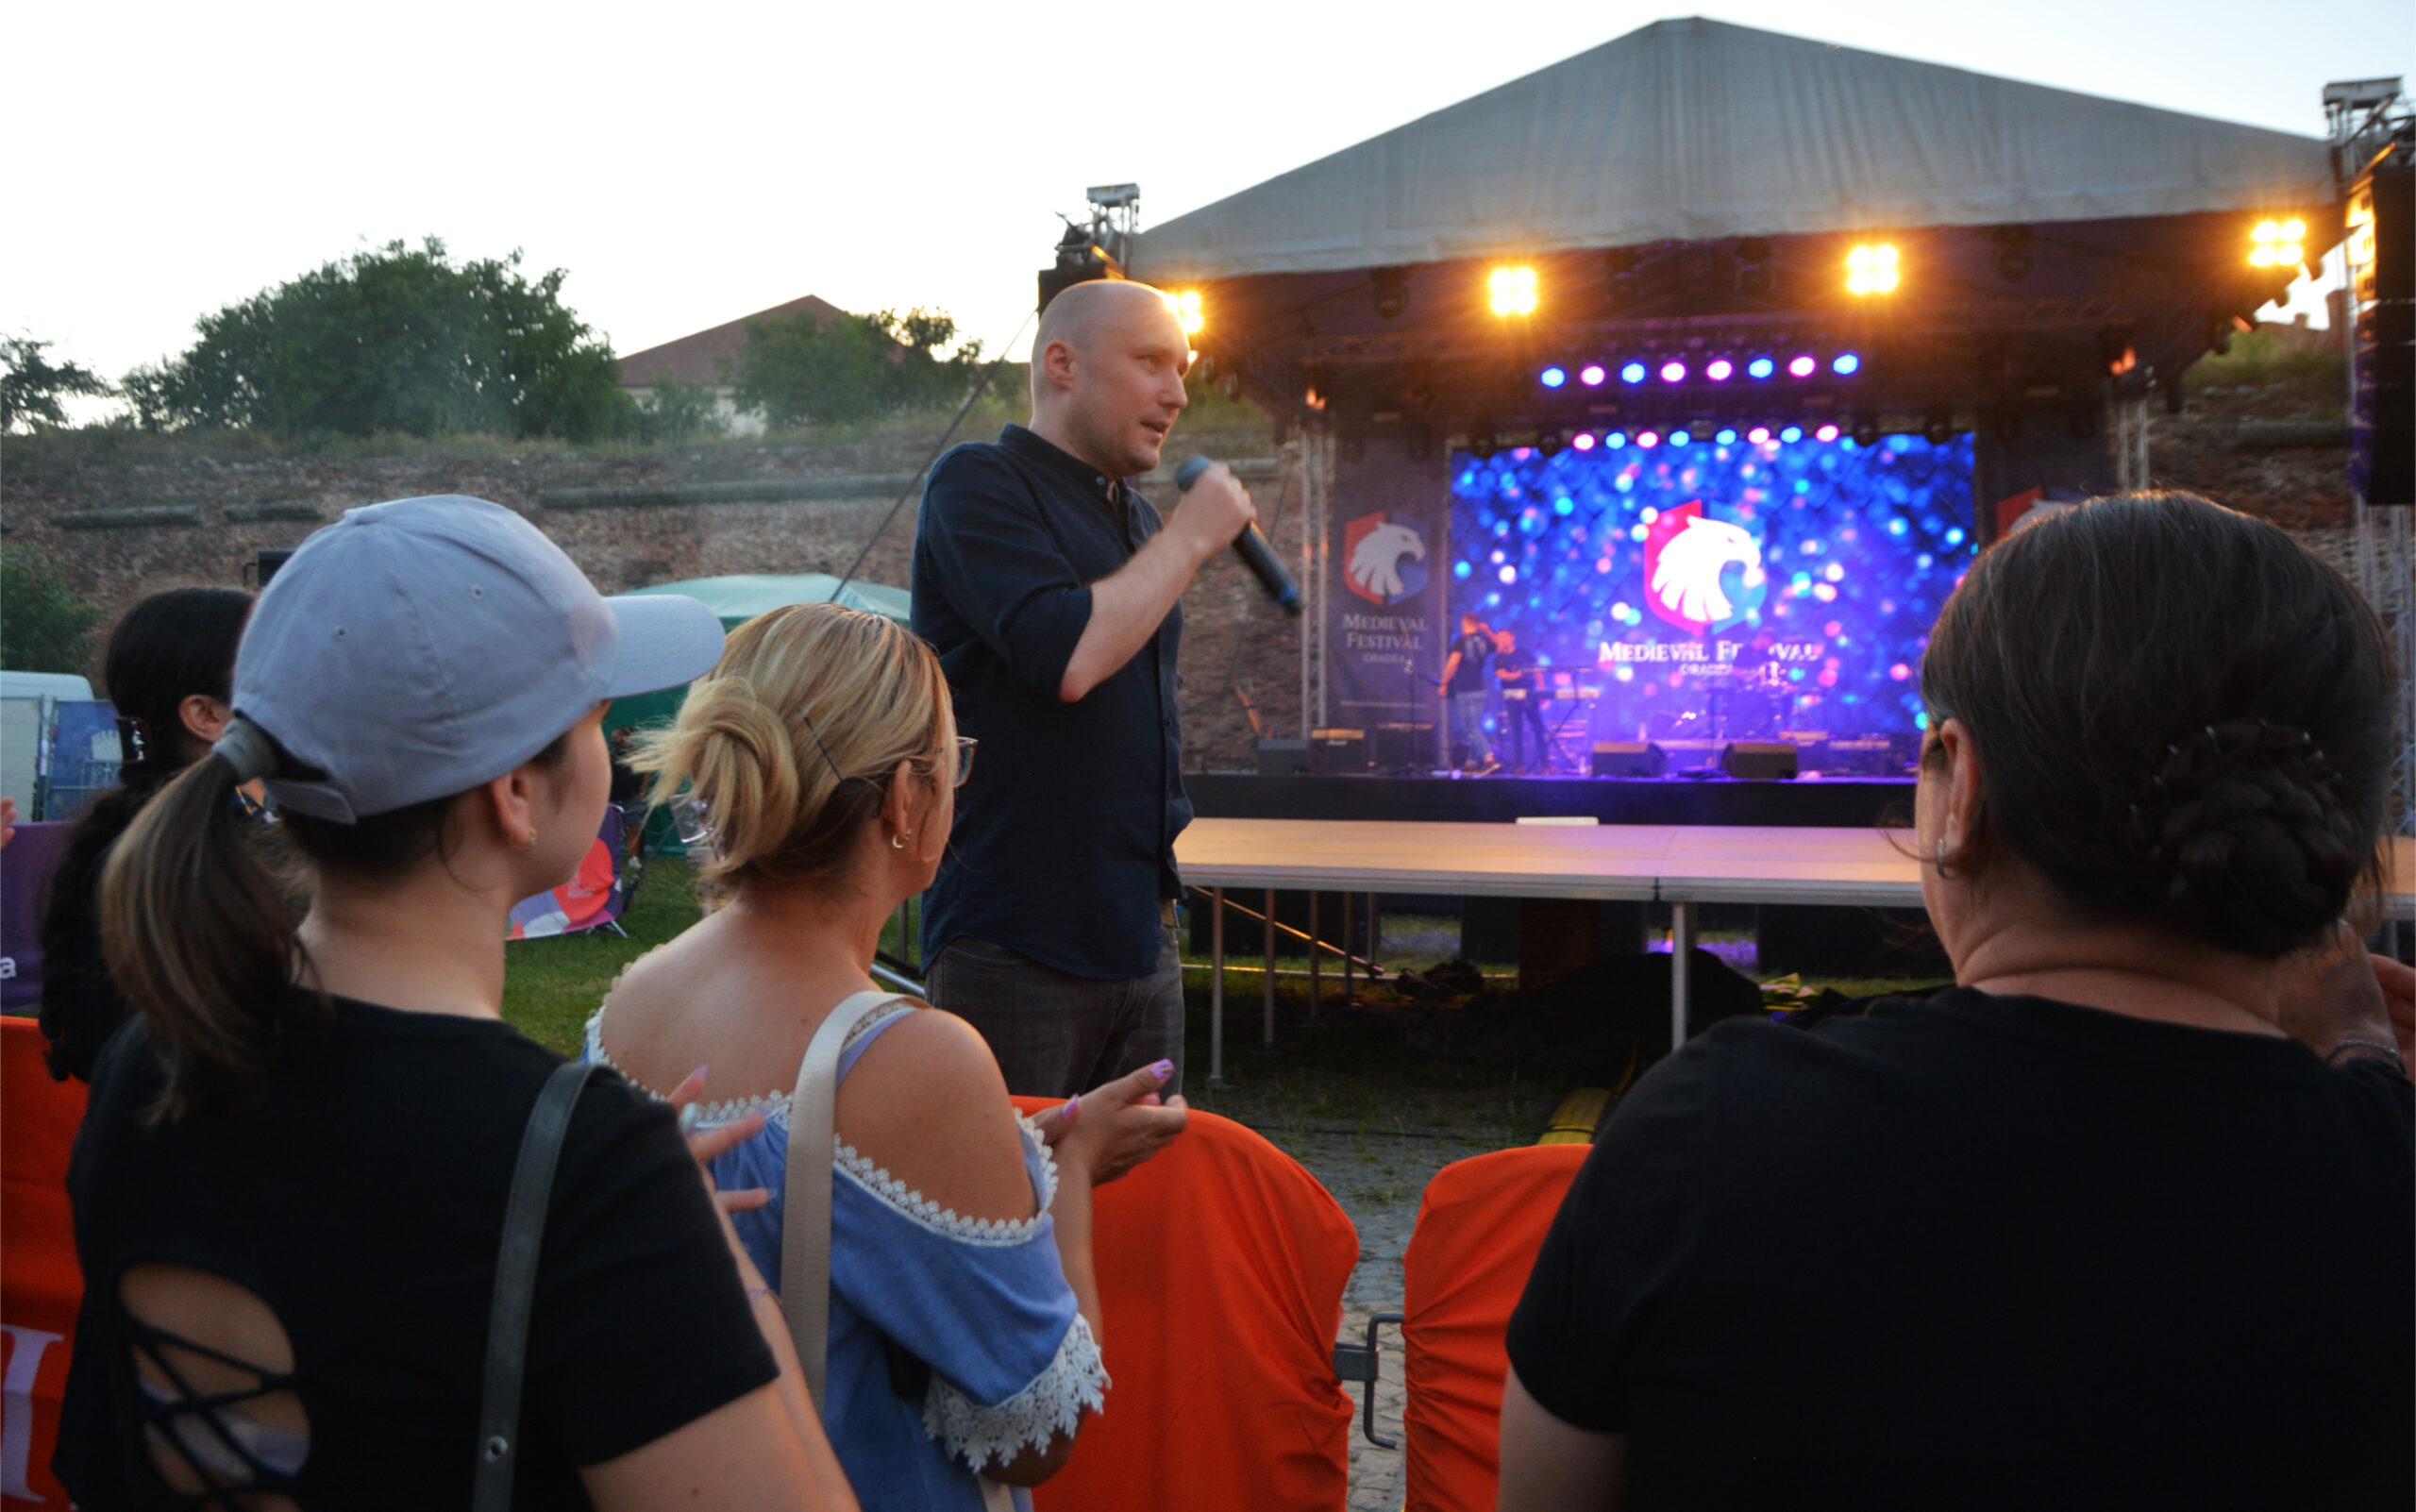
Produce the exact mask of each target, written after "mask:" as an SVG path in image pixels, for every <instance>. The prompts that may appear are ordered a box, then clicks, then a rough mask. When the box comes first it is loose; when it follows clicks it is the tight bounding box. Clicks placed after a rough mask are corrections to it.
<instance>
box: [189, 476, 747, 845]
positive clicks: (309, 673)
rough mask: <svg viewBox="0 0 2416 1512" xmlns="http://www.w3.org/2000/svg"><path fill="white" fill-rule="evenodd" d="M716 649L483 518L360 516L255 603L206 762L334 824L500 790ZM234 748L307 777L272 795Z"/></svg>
mask: <svg viewBox="0 0 2416 1512" xmlns="http://www.w3.org/2000/svg"><path fill="white" fill-rule="evenodd" d="M721 645H722V633H721V621H720V620H719V619H717V618H715V617H714V615H713V611H712V610H710V609H708V608H706V607H705V606H704V605H703V604H701V603H698V602H697V601H696V599H693V598H684V597H680V596H677V595H670V594H662V595H647V596H641V597H628V598H606V597H604V596H601V595H599V594H598V593H596V588H595V586H594V585H593V584H592V583H590V582H589V581H588V580H587V577H586V575H585V574H584V573H582V572H580V571H579V568H578V567H577V566H576V565H575V564H573V563H572V562H571V560H570V558H569V557H567V556H565V555H563V554H562V547H560V546H556V545H554V544H553V543H552V542H551V541H548V540H546V539H545V535H544V534H543V533H542V532H541V531H539V530H538V529H537V528H536V527H535V526H533V525H530V524H529V523H528V521H527V520H524V519H522V518H521V517H520V516H519V515H517V514H515V513H513V512H512V511H510V510H508V509H505V508H503V507H502V506H501V505H499V504H490V503H488V502H487V501H486V500H484V499H478V498H466V497H462V496H459V495H445V496H435V497H429V498H405V499H395V500H393V501H391V502H389V503H384V504H370V505H366V506H363V507H362V508H361V509H356V510H346V511H345V512H344V518H342V519H340V520H338V521H336V522H335V523H334V524H333V525H330V526H328V527H327V528H326V529H322V530H318V531H316V532H314V533H313V534H312V535H311V536H310V539H309V540H307V541H305V542H303V543H302V546H301V548H300V549H299V550H297V551H295V552H294V555H293V557H292V558H291V559H289V560H288V561H287V562H286V563H285V565H284V566H283V567H282V568H280V569H278V571H277V576H276V577H275V578H274V579H272V580H270V582H269V585H268V588H267V590H266V591H265V592H263V593H262V594H261V595H260V603H259V604H258V605H257V606H256V607H255V608H254V609H253V611H252V617H251V622H250V624H249V625H247V626H246V627H245V628H244V630H243V645H242V647H241V648H240V649H239V650H238V651H237V653H236V656H235V700H234V701H235V714H236V716H237V719H236V723H235V725H234V726H233V728H232V729H231V730H230V731H229V732H228V738H227V739H225V740H222V741H220V742H219V744H218V747H217V749H218V751H219V752H220V753H221V754H224V755H226V756H227V758H228V759H229V760H230V761H232V762H233V763H234V764H235V766H236V769H237V771H238V773H239V774H240V775H243V776H247V777H248V776H255V775H257V776H262V777H265V778H267V785H268V794H269V798H270V801H271V802H273V803H275V804H276V805H277V807H278V808H280V809H287V810H291V811H292V812H294V813H295V814H306V815H311V816H313V817H315V818H321V819H329V820H333V821H335V822H337V823H342V824H349V823H352V822H353V821H354V820H356V819H359V818H364V817H367V816H368V815H376V814H385V813H389V812H391V811H393V810H395V809H400V808H407V807H409V806H410V805H411V804H413V803H424V802H427V801H428V799H430V798H445V797H447V796H449V795H451V794H455V793H461V792H466V791H468V790H469V789H470V788H473V787H476V786H478V784H479V783H481V782H485V781H492V780H493V779H495V778H497V777H500V776H502V775H503V774H504V773H506V772H509V771H511V770H512V768H513V767H515V766H518V765H519V764H521V763H523V762H526V761H528V760H529V759H530V758H531V757H533V756H535V755H536V754H537V753H538V752H540V751H542V750H544V749H545V748H546V747H547V746H549V745H551V744H553V742H554V741H555V740H556V739H557V738H559V737H560V736H561V735H562V731H566V730H568V729H570V728H571V727H572V726H573V725H575V724H577V723H579V719H580V717H581V716H582V715H584V714H586V713H587V712H588V711H589V710H590V709H593V708H594V707H595V706H596V704H598V703H601V702H602V701H604V700H605V699H607V698H617V697H624V696H626V695H629V694H636V693H651V692H653V691H655V690H657V689H660V688H669V687H677V686H678V685H679V684H680V683H683V682H688V681H691V680H695V679H696V678H698V677H701V676H703V675H704V674H705V673H706V672H708V671H710V670H712V668H713V663H714V662H715V661H717V660H719V658H720V656H721ZM247 724H248V725H250V726H252V727H254V730H245V729H244V726H245V725H247ZM254 731H258V732H260V733H265V734H267V735H268V736H269V737H270V738H271V739H273V740H274V741H275V742H276V743H277V746H278V747H280V748H283V750H284V752H285V754H286V755H287V756H288V757H289V758H291V762H289V763H287V764H285V765H286V767H287V769H288V771H289V773H290V769H291V764H292V763H300V764H303V765H306V766H310V767H312V768H315V769H317V770H318V771H321V772H324V773H326V774H327V775H326V776H325V777H324V778H323V779H320V780H317V781H305V780H303V779H301V778H298V777H295V776H293V775H286V776H277V775H273V773H274V771H275V769H276V767H277V763H276V762H275V761H274V753H273V752H270V751H268V750H267V749H266V748H265V743H264V742H261V741H260V740H259V738H258V735H257V734H256V733H255V732H254Z"/></svg>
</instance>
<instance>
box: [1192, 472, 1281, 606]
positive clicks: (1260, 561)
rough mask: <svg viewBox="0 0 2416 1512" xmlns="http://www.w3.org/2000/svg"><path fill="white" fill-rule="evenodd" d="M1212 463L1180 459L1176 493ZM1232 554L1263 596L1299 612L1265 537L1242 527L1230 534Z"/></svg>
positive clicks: (1251, 526)
mask: <svg viewBox="0 0 2416 1512" xmlns="http://www.w3.org/2000/svg"><path fill="white" fill-rule="evenodd" d="M1215 465H1216V463H1215V462H1210V461H1209V460H1208V459H1207V458H1205V457H1186V458H1185V459H1183V465H1182V466H1180V467H1178V468H1176V469H1175V470H1174V486H1175V490H1176V492H1178V493H1183V494H1188V493H1190V492H1191V485H1192V484H1194V483H1197V482H1198V481H1200V475H1201V474H1203V473H1205V472H1206V471H1208V469H1209V468H1211V467H1214V466H1215ZM1233 554H1234V555H1235V556H1237V557H1239V558H1241V559H1242V565H1243V566H1245V567H1248V568H1249V569H1250V576H1251V577H1253V578H1256V579H1257V580H1258V581H1259V585H1260V586H1261V587H1263V588H1265V589H1266V590H1267V596H1268V597H1269V598H1272V599H1274V600H1275V601H1276V602H1277V603H1279V604H1281V605H1283V606H1284V613H1287V614H1298V613H1300V587H1299V586H1298V585H1297V584H1295V583H1294V582H1293V581H1292V575H1291V574H1290V573H1288V572H1285V571H1284V563H1281V562H1278V561H1276V560H1275V548H1274V547H1273V546H1268V545H1267V537H1266V536H1265V535H1263V534H1261V533H1260V532H1259V529H1258V527H1257V526H1256V525H1246V526H1244V527H1242V533H1241V534H1239V535H1237V536H1235V537H1233Z"/></svg>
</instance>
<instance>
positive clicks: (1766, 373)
mask: <svg viewBox="0 0 2416 1512" xmlns="http://www.w3.org/2000/svg"><path fill="white" fill-rule="evenodd" d="M1777 371H1778V364H1777V363H1776V362H1773V361H1770V359H1769V358H1767V357H1756V358H1754V359H1753V361H1750V362H1748V363H1746V364H1745V376H1746V377H1747V378H1768V377H1770V375H1771V374H1773V373H1775V372H1777Z"/></svg>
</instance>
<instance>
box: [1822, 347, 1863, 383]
mask: <svg viewBox="0 0 2416 1512" xmlns="http://www.w3.org/2000/svg"><path fill="white" fill-rule="evenodd" d="M1829 371H1830V372H1832V373H1835V374H1836V375H1837V377H1839V378H1852V377H1854V375H1855V374H1856V373H1858V372H1860V371H1862V359H1861V358H1859V357H1856V356H1855V355H1854V353H1852V352H1839V353H1838V354H1837V357H1836V359H1835V360H1834V361H1831V362H1830V363H1829Z"/></svg>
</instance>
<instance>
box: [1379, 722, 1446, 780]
mask: <svg viewBox="0 0 2416 1512" xmlns="http://www.w3.org/2000/svg"><path fill="white" fill-rule="evenodd" d="M1368 734H1369V736H1370V737H1371V738H1370V740H1369V742H1368V751H1367V754H1368V755H1369V756H1371V757H1373V758H1374V759H1375V763H1376V764H1377V765H1378V766H1379V767H1382V768H1383V769H1384V770H1385V771H1388V772H1393V771H1401V770H1403V769H1415V768H1417V767H1420V766H1425V765H1429V764H1432V763H1433V761H1434V751H1435V727H1434V726H1433V725H1427V724H1394V725H1378V726H1377V727H1376V728H1375V729H1374V730H1372V731H1368Z"/></svg>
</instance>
